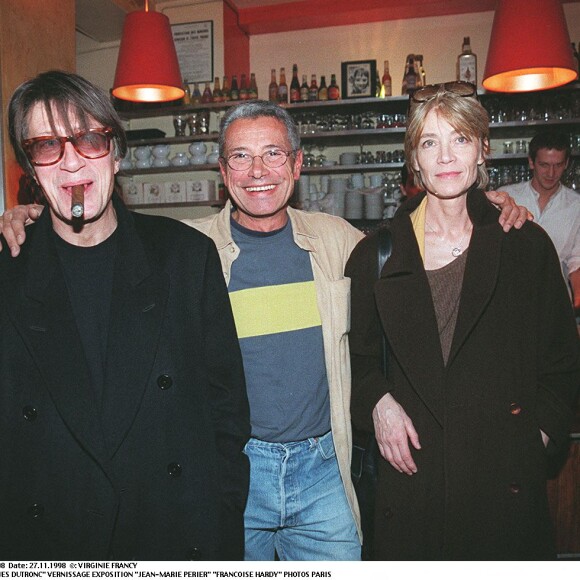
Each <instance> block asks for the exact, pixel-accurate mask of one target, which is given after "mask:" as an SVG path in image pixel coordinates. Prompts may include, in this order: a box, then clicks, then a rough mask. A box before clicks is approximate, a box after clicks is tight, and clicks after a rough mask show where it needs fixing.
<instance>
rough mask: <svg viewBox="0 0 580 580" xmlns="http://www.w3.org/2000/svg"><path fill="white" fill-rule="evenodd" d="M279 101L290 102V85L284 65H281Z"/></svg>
mask: <svg viewBox="0 0 580 580" xmlns="http://www.w3.org/2000/svg"><path fill="white" fill-rule="evenodd" d="M278 102H279V103H287V102H288V85H287V84H286V70H285V68H284V67H283V66H281V67H280V82H279V83H278Z"/></svg>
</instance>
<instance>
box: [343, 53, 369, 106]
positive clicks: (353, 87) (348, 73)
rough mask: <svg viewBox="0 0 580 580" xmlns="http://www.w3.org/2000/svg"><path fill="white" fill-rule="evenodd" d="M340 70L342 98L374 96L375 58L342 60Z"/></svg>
mask: <svg viewBox="0 0 580 580" xmlns="http://www.w3.org/2000/svg"><path fill="white" fill-rule="evenodd" d="M341 72H342V97H343V98H344V99H357V98H361V97H374V96H376V92H377V61H376V60H352V61H348V62H343V63H342V66H341Z"/></svg>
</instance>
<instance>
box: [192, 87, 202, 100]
mask: <svg viewBox="0 0 580 580" xmlns="http://www.w3.org/2000/svg"><path fill="white" fill-rule="evenodd" d="M199 103H201V92H200V90H199V85H198V84H197V83H193V92H192V93H191V104H192V105H199Z"/></svg>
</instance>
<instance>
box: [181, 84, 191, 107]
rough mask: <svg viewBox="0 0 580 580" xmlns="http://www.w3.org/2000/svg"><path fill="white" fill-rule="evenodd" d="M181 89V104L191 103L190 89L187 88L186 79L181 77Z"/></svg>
mask: <svg viewBox="0 0 580 580" xmlns="http://www.w3.org/2000/svg"><path fill="white" fill-rule="evenodd" d="M183 90H184V91H185V93H184V94H183V104H184V105H189V104H190V103H191V89H190V88H189V83H188V82H187V79H183Z"/></svg>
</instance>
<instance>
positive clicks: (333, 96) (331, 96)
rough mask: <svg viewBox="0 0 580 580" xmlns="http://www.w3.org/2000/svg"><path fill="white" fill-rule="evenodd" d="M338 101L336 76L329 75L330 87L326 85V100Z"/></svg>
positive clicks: (338, 91) (338, 93)
mask: <svg viewBox="0 0 580 580" xmlns="http://www.w3.org/2000/svg"><path fill="white" fill-rule="evenodd" d="M338 99H340V89H339V88H338V85H337V84H336V75H335V74H332V75H330V85H328V100H329V101H338Z"/></svg>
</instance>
